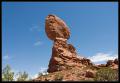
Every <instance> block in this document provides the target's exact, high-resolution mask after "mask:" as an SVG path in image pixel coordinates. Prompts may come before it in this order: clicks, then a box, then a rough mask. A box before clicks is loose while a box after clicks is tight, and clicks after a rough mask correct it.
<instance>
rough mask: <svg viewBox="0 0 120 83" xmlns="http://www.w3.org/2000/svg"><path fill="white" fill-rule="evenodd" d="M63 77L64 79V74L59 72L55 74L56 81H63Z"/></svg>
mask: <svg viewBox="0 0 120 83" xmlns="http://www.w3.org/2000/svg"><path fill="white" fill-rule="evenodd" d="M62 79H63V75H62V74H60V73H57V74H56V75H55V81H61V80H62Z"/></svg>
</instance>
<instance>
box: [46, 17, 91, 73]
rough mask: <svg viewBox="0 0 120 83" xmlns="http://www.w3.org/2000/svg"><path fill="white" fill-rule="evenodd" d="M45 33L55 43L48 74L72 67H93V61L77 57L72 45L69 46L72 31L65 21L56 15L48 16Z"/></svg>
mask: <svg viewBox="0 0 120 83" xmlns="http://www.w3.org/2000/svg"><path fill="white" fill-rule="evenodd" d="M45 31H46V34H47V36H48V38H49V39H51V40H53V41H54V44H53V48H52V57H51V59H50V62H49V67H48V72H49V73H50V72H55V71H61V70H65V69H68V68H70V67H84V66H86V65H92V63H91V61H90V60H89V59H86V58H82V57H80V56H78V55H77V53H76V49H75V47H74V46H73V45H72V44H68V43H67V40H68V39H69V37H70V30H69V29H68V26H67V25H66V24H65V22H64V21H63V20H61V19H60V18H59V17H57V16H55V15H48V16H47V18H46V23H45Z"/></svg>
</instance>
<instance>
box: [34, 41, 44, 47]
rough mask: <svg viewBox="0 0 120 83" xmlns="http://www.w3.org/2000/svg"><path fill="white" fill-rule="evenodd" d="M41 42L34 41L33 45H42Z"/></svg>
mask: <svg viewBox="0 0 120 83" xmlns="http://www.w3.org/2000/svg"><path fill="white" fill-rule="evenodd" d="M42 44H43V43H42V42H41V41H36V42H35V43H34V46H39V45H42Z"/></svg>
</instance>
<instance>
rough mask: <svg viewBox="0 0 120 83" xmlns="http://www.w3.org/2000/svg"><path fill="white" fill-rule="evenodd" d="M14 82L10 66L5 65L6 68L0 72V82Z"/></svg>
mask: <svg viewBox="0 0 120 83" xmlns="http://www.w3.org/2000/svg"><path fill="white" fill-rule="evenodd" d="M13 80H14V72H12V70H11V67H10V65H8V64H7V65H6V67H5V68H4V69H3V70H2V81H13Z"/></svg>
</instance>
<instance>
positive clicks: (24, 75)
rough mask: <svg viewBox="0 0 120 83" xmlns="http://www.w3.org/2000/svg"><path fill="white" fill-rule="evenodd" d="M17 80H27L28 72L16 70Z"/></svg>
mask: <svg viewBox="0 0 120 83" xmlns="http://www.w3.org/2000/svg"><path fill="white" fill-rule="evenodd" d="M16 79H17V81H27V80H28V73H26V72H25V71H24V72H18V73H17V74H16Z"/></svg>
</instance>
